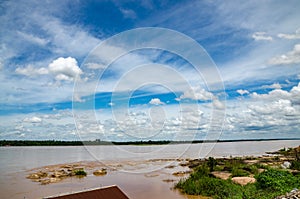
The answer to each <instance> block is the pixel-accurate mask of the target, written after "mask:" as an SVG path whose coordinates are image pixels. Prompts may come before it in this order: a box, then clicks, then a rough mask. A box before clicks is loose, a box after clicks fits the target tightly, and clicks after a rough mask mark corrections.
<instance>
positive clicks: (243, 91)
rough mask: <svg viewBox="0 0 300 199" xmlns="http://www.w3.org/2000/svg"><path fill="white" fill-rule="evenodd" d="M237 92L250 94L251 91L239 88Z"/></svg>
mask: <svg viewBox="0 0 300 199" xmlns="http://www.w3.org/2000/svg"><path fill="white" fill-rule="evenodd" d="M236 92H237V93H238V94H240V95H245V94H249V91H247V90H243V89H239V90H237V91H236Z"/></svg>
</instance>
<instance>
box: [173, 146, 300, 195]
mask: <svg viewBox="0 0 300 199" xmlns="http://www.w3.org/2000/svg"><path fill="white" fill-rule="evenodd" d="M271 154H272V155H271V156H265V157H258V158H255V157H244V158H220V159H214V158H212V157H210V158H208V159H205V160H191V161H190V162H189V167H190V168H192V169H193V173H192V174H191V175H190V176H189V177H188V178H185V179H181V180H180V181H179V182H178V183H177V184H176V185H175V188H177V189H180V190H181V191H182V192H183V193H185V194H190V195H201V196H209V197H212V198H220V199H221V198H233V199H247V198H249V199H250V198H253V199H254V198H256V199H257V198H261V199H271V198H276V197H278V196H280V195H284V194H286V193H288V192H290V191H292V190H293V191H297V188H300V171H299V170H300V167H299V166H300V158H299V154H300V146H299V147H297V148H295V149H292V148H290V149H281V150H279V151H277V152H274V153H271ZM299 194H300V193H299ZM278 198H280V197H278ZM282 198H284V197H282ZM285 198H289V197H285ZM296 198H297V197H296Z"/></svg>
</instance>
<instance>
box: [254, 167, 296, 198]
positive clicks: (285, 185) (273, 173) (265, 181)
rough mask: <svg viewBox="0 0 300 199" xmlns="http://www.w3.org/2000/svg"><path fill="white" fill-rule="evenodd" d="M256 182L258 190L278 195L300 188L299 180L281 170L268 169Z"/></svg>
mask: <svg viewBox="0 0 300 199" xmlns="http://www.w3.org/2000/svg"><path fill="white" fill-rule="evenodd" d="M256 180H257V187H258V188H260V189H267V190H269V191H275V192H280V193H285V192H288V191H290V190H292V189H293V188H295V187H299V186H300V181H299V178H297V177H295V176H293V174H291V173H290V172H288V171H283V170H275V169H268V170H266V171H264V172H262V173H260V174H259V175H258V176H257V177H256Z"/></svg>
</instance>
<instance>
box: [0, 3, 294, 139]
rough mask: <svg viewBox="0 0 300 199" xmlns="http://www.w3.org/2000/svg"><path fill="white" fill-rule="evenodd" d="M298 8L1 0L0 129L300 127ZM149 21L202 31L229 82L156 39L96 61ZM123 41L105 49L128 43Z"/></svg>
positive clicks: (248, 132) (72, 132) (95, 132)
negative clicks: (117, 40)
mask: <svg viewBox="0 0 300 199" xmlns="http://www.w3.org/2000/svg"><path fill="white" fill-rule="evenodd" d="M299 10H300V3H299V1H297V0H294V1H293V0H289V1H276V0H273V1H249V2H244V1H211V0H203V1H151V0H149V1H148V0H145V1H119V0H113V1H92V0H88V1H81V0H76V1H68V0H65V1H46V2H40V1H35V0H29V1H17V0H16V1H1V2H0V13H1V14H0V23H1V30H0V88H1V93H0V117H1V123H0V139H62V140H78V139H91V140H93V139H98V138H99V139H104V140H117V141H122V140H124V141H125V140H140V139H145V140H150V139H151V140H159V139H175V140H177V139H178V140H190V139H209V138H220V139H243V138H287V137H291V138H299V137H300V84H299V82H300V81H299V80H300V72H299V71H300V20H299V19H300V13H299ZM143 27H156V28H166V29H165V30H172V31H175V32H177V33H178V34H183V35H185V36H186V37H188V38H191V39H193V40H195V41H196V42H198V43H199V44H200V45H201V46H202V47H203V49H204V50H203V53H204V54H205V53H207V54H205V56H206V55H207V56H208V57H209V59H210V58H211V60H213V61H212V62H209V61H207V63H208V66H206V67H207V69H208V68H209V67H211V68H214V69H216V70H215V75H216V76H215V77H214V76H211V77H209V78H210V81H211V82H213V84H218V85H219V88H222V89H224V90H222V89H221V90H220V89H215V87H213V86H212V87H211V85H209V83H208V82H207V81H206V80H207V79H206V78H207V77H206V76H205V72H204V73H202V74H198V73H197V71H196V70H195V67H194V66H193V65H192V64H191V63H190V62H189V60H186V59H183V58H182V57H180V55H178V54H176V53H174V52H168V51H166V50H163V49H159V48H158V49H153V48H152V49H139V50H135V51H132V52H129V53H125V54H124V53H123V55H122V56H121V57H119V58H118V59H116V60H114V62H113V63H112V64H111V65H109V66H108V65H106V66H105V64H106V63H104V62H101V63H100V62H99V63H94V62H92V61H93V55H94V54H95V53H96V52H97V50H98V48H99V44H101V43H102V44H103V43H105V41H107V39H109V38H111V37H112V36H114V35H116V34H120V33H122V32H123V31H128V30H131V29H135V28H143ZM136 36H137V37H139V35H138V34H137V35H136ZM158 37H159V36H158ZM153 39H155V38H153ZM156 39H157V38H156ZM168 39H169V38H166V40H168ZM170 39H173V40H174V42H175V43H176V42H178V43H179V44H180V42H182V40H179V41H176V38H175V37H172V38H170ZM130 41H132V42H134V41H136V40H135V38H132V39H131V40H130ZM164 42H166V41H164ZM162 43H163V42H162ZM116 45H117V44H116ZM116 45H110V46H106V49H105V53H106V56H108V57H109V56H113V55H114V53H118V52H125V50H124V49H122V48H120V47H119V46H116ZM187 50H192V51H193V50H194V49H187ZM205 63H206V62H205ZM205 63H204V61H203V64H205ZM101 64H103V65H101ZM99 74H102V76H97V75H99ZM203 74H204V76H203ZM201 75H202V76H201ZM152 76H153V77H152ZM151 78H152V79H151ZM181 78H182V79H181ZM143 80H153V81H155V82H152V83H151V82H143ZM184 82H185V83H188V85H189V87H186V86H187V85H185V84H184ZM74 85H75V86H74ZM74 88H75V90H74ZM171 88H172V89H171ZM76 89H79V90H78V91H80V92H82V93H80V96H79V95H77V94H78V93H76ZM74 91H75V92H74ZM214 122H215V123H214Z"/></svg>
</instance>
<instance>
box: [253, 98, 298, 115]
mask: <svg viewBox="0 0 300 199" xmlns="http://www.w3.org/2000/svg"><path fill="white" fill-rule="evenodd" d="M249 108H250V109H251V110H253V111H255V112H256V113H259V114H267V115H268V114H279V112H280V113H281V114H284V115H293V114H295V112H296V110H295V108H294V107H292V102H291V101H290V100H286V99H279V100H276V101H273V102H271V103H268V104H265V105H264V106H257V105H250V106H249Z"/></svg>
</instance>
